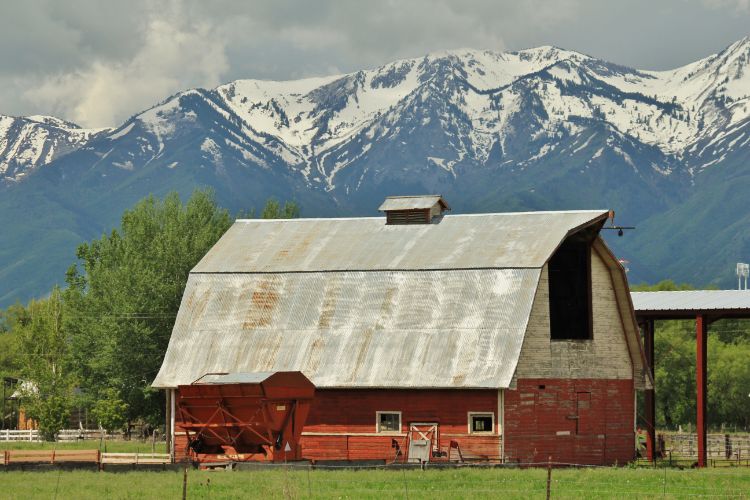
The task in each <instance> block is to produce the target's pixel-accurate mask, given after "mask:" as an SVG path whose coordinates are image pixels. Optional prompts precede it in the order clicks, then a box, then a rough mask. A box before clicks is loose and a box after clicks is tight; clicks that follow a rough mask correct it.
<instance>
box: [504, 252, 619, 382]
mask: <svg viewBox="0 0 750 500" xmlns="http://www.w3.org/2000/svg"><path fill="white" fill-rule="evenodd" d="M591 287H592V294H591V296H592V298H591V301H592V313H593V334H594V338H593V340H583V341H581V340H571V341H564V340H556V341H554V342H553V341H551V340H550V326H549V281H548V270H547V266H546V265H545V266H544V269H542V274H541V276H540V278H539V287H538V288H537V292H536V296H535V298H534V304H533V305H532V308H531V315H530V317H529V324H528V327H527V330H526V337H525V338H524V341H523V346H522V348H521V355H520V357H519V360H518V366H517V368H516V375H515V376H516V379H523V378H574V379H575V378H591V379H593V378H597V379H602V378H607V379H632V378H633V365H632V362H631V360H630V354H629V352H628V346H627V343H626V341H625V333H624V329H623V325H622V319H621V318H620V313H619V311H618V306H617V298H616V296H615V291H614V288H613V285H612V277H611V275H610V273H609V270H608V269H607V267H606V265H605V264H604V262H603V261H602V260H601V257H599V255H597V253H596V252H592V255H591Z"/></svg>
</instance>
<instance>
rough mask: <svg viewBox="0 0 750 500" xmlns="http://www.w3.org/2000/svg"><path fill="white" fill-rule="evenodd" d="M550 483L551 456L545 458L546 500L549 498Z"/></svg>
mask: <svg viewBox="0 0 750 500" xmlns="http://www.w3.org/2000/svg"><path fill="white" fill-rule="evenodd" d="M551 484H552V457H551V456H550V457H548V458H547V500H549V495H550V486H551Z"/></svg>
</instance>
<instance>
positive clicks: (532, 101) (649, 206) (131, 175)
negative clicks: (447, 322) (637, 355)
mask: <svg viewBox="0 0 750 500" xmlns="http://www.w3.org/2000/svg"><path fill="white" fill-rule="evenodd" d="M749 63H750V38H744V39H742V40H740V41H738V42H736V43H734V44H732V45H730V46H729V47H727V48H726V49H725V50H724V51H722V52H719V53H718V54H715V55H713V56H709V57H707V58H704V59H701V60H699V61H696V62H693V63H690V64H688V65H685V66H682V67H680V68H676V69H674V70H667V71H647V70H637V69H632V68H628V67H625V66H621V65H617V64H614V63H609V62H606V61H603V60H600V59H596V58H593V57H591V56H588V55H585V54H580V53H578V52H574V51H567V50H564V49H560V48H557V47H553V46H542V47H537V48H532V49H525V50H522V51H515V52H492V51H483V50H473V49H459V50H455V51H443V52H440V53H434V54H429V55H427V56H424V57H420V58H412V59H403V60H399V61H394V62H392V63H388V64H385V65H382V66H380V67H378V68H375V69H372V70H361V71H356V72H353V73H348V74H344V75H335V76H330V77H315V78H308V79H303V80H292V81H286V82H277V81H264V80H252V79H244V80H236V81H233V82H229V83H226V84H223V85H220V86H218V87H216V88H214V89H200V88H198V89H188V90H185V91H181V92H178V93H176V94H174V95H172V96H169V97H167V98H166V99H164V100H163V101H161V102H160V103H158V104H156V105H155V106H153V107H151V108H149V109H147V110H145V111H143V112H140V113H137V114H135V115H133V116H132V117H130V118H129V119H128V120H126V121H125V122H124V123H122V124H121V125H120V126H118V127H116V128H112V129H104V130H98V131H92V132H91V133H90V134H89V135H88V136H86V139H85V140H82V141H78V142H68V143H66V144H70V147H69V148H68V149H65V150H62V151H60V152H59V153H56V154H54V155H52V156H50V157H49V161H46V162H43V161H37V162H36V163H34V162H33V161H28V162H27V163H25V164H23V165H22V167H23V168H21V167H16V168H15V170H13V175H14V177H11V178H10V180H9V179H8V176H6V179H5V182H4V183H0V223H3V224H4V225H5V227H9V228H10V232H9V234H11V235H12V236H13V238H14V240H15V243H14V244H13V245H10V246H11V247H13V248H12V249H8V250H7V251H2V250H0V280H6V282H7V283H10V285H9V286H8V287H7V289H6V290H5V291H3V290H0V303H2V302H3V301H5V302H7V301H8V300H13V298H16V297H21V298H27V297H29V296H31V295H33V294H34V293H39V291H41V290H44V287H45V286H49V284H50V283H51V282H53V281H52V280H51V279H50V277H49V276H47V277H46V278H45V277H43V276H40V277H39V278H35V280H32V281H31V282H30V283H25V282H24V280H23V279H22V273H23V270H24V269H27V266H31V264H29V263H28V262H32V263H33V262H36V261H37V260H40V259H41V257H38V256H36V255H37V254H40V255H41V253H43V252H57V253H59V252H60V250H65V251H67V252H69V253H68V257H67V262H68V263H70V261H71V260H72V258H73V255H72V251H71V249H72V248H74V245H75V243H77V242H78V241H81V240H84V239H89V238H91V237H92V236H95V235H96V234H98V233H100V232H101V231H104V230H107V228H109V227H112V226H113V225H115V224H117V221H118V217H119V214H120V213H121V211H122V210H123V209H124V208H127V207H128V206H130V205H132V203H134V202H135V201H136V200H137V199H138V198H140V197H142V196H144V195H146V194H148V193H156V194H160V193H161V194H163V193H165V192H167V191H169V190H171V189H175V190H177V191H179V192H181V193H183V194H188V193H189V192H190V191H191V190H192V189H193V188H195V187H198V186H211V187H212V188H214V189H215V191H216V193H217V198H218V199H219V201H220V202H221V203H222V204H224V205H226V206H228V207H229V208H230V209H232V210H240V209H247V208H249V207H250V206H259V205H260V204H262V202H263V200H265V198H267V197H268V196H276V197H278V198H284V199H296V200H297V201H298V202H299V203H300V204H301V205H302V207H303V210H304V211H305V214H307V215H316V216H317V215H322V216H333V215H373V214H374V213H375V209H376V208H377V206H378V205H379V202H380V201H381V199H382V197H383V196H385V195H388V194H409V193H411V194H413V193H420V192H441V193H442V194H444V195H446V196H447V197H448V199H449V200H450V201H451V204H452V206H454V207H455V208H458V210H459V211H463V212H468V211H499V210H527V209H531V210H533V209H577V208H600V207H602V206H606V207H609V208H614V209H616V210H617V212H618V214H619V215H618V220H621V221H622V220H627V221H628V222H629V223H633V224H638V225H639V227H644V228H648V231H647V234H644V232H641V231H636V233H635V234H634V235H632V236H629V237H628V238H624V239H622V240H620V239H615V240H610V243H611V244H612V245H613V247H614V248H615V250H616V251H617V252H618V253H619V254H620V255H621V256H622V257H624V258H627V259H628V260H630V261H631V269H632V273H633V277H634V279H636V280H641V279H645V280H649V281H653V280H656V279H660V278H661V277H671V278H675V279H681V277H686V278H687V277H690V278H691V280H692V281H693V282H694V283H695V284H717V283H729V279H728V272H729V271H726V270H724V269H723V268H721V267H719V264H718V263H717V264H712V265H711V266H706V267H705V268H704V269H702V270H701V271H700V272H697V273H696V272H694V270H692V267H691V266H693V265H692V264H689V262H692V261H693V260H695V258H694V256H693V255H686V256H682V257H679V258H677V259H675V258H672V257H670V256H669V254H665V253H664V251H662V249H659V248H656V247H655V246H654V244H653V241H652V240H654V238H656V237H657V235H659V232H660V231H661V229H662V228H663V227H664V225H665V224H666V225H671V226H673V227H674V229H673V230H672V231H673V232H675V233H679V234H682V233H683V232H684V231H683V229H682V227H683V226H684V225H685V224H686V222H690V221H691V220H692V219H695V218H696V217H695V215H694V214H693V213H692V212H691V210H692V211H693V212H694V211H695V210H697V209H699V208H700V207H702V206H703V207H708V206H711V205H713V200H712V199H711V196H722V197H726V196H729V198H728V199H727V200H726V203H727V205H732V206H735V212H734V213H732V214H729V215H727V214H721V213H720V214H718V215H715V216H714V220H713V221H711V222H709V221H706V222H702V223H701V224H703V225H702V226H700V227H697V228H696V229H697V230H701V231H707V232H708V233H707V234H710V235H712V237H713V236H714V235H715V236H716V238H718V239H717V240H716V241H715V242H714V243H715V244H716V245H718V246H720V247H721V248H720V251H719V252H718V253H719V255H717V257H719V256H720V257H721V258H723V259H735V258H740V257H741V256H742V255H747V253H748V252H750V241H748V239H747V238H746V237H744V236H740V237H737V236H734V235H727V234H724V232H723V231H722V230H720V228H715V227H711V226H712V223H714V224H715V223H716V222H717V221H721V222H724V223H725V224H726V225H727V226H732V227H736V226H737V224H740V225H741V223H740V221H744V220H745V219H746V218H747V217H748V213H747V212H748V211H747V209H744V210H743V208H742V205H741V199H740V197H739V194H737V193H735V186H734V184H738V185H739V186H740V187H741V186H743V185H744V183H745V182H750V181H748V179H747V177H748V169H747V167H746V165H747V161H748V156H750V74H749V73H748V72H747V65H748V64H749ZM0 120H2V118H0ZM0 123H2V121H0ZM71 125H72V124H67V125H65V126H64V127H63V126H62V125H60V124H57V123H56V125H55V127H56V129H55V130H57V131H60V132H56V133H59V134H62V135H61V137H63V138H64V137H65V136H64V134H63V132H62V129H65V130H66V131H69V130H75V129H74V128H73V127H71ZM48 127H52V125H48ZM65 127H67V128H65ZM0 131H1V130H0ZM71 134H72V132H71ZM6 135H7V134H6ZM79 135H80V134H79ZM2 137H3V136H2V134H0V141H1V140H2ZM76 137H78V136H76ZM38 140H39V139H37V141H38ZM62 140H63V139H58V142H61V141H62ZM8 142H10V141H8ZM2 144H3V143H2V142H0V152H2V151H3V150H4V149H3V146H2ZM37 149H38V148H37ZM5 150H7V148H5ZM0 158H2V156H0ZM35 158H44V159H46V158H47V157H46V156H44V155H41V154H39V155H38V156H36V157H35ZM16 165H19V163H18V162H17V163H16ZM2 175H3V174H2V172H0V176H2ZM733 183H734V184H733ZM716 193H722V194H721V195H718V194H716ZM727 193H729V194H727ZM704 198H705V199H704ZM31 199H34V200H35V201H36V203H37V206H35V207H33V210H28V205H29V203H30V202H29V201H28V200H31ZM690 207H692V208H690ZM34 211H39V213H38V214H37V218H36V219H31V218H30V214H29V213H25V212H30V213H33V212H34ZM53 212H54V215H51V214H52V213H53ZM621 217H623V218H621ZM732 217H733V218H732ZM55 218H59V220H58V221H57V222H56V223H55V224H54V226H53V227H52V228H51V229H49V228H48V229H47V232H46V233H43V232H40V231H42V228H44V227H47V225H48V224H50V221H51V220H54V219H55ZM655 221H661V223H657V222H655ZM660 224H661V225H660ZM704 226H705V227H704ZM76 238H78V241H74V240H75V239H76ZM689 238H690V235H689V234H683V235H682V236H681V237H680V238H678V240H679V241H676V242H672V239H673V238H671V237H669V238H664V241H665V242H666V243H668V244H669V245H672V244H674V245H675V247H676V248H685V249H689V250H690V251H691V252H692V253H693V254H695V255H705V253H706V252H705V251H703V250H702V249H701V248H696V249H691V248H690V247H689V245H688V244H687V243H686V241H689ZM35 239H37V240H38V241H39V244H38V245H37V246H36V248H35V249H34V251H33V252H32V253H33V254H34V256H32V257H29V256H28V255H27V254H28V253H29V252H28V247H29V244H28V242H29V241H34V240H35ZM712 241H713V240H712ZM727 241H731V242H733V243H732V244H731V245H729V244H728V243H727ZM52 242H54V244H53V243H52ZM21 256H24V257H21ZM29 259H30V260H29ZM53 260H54V259H53ZM58 260H59V262H57V263H53V262H50V263H49V265H48V266H46V271H42V270H41V269H40V271H39V273H40V274H41V273H42V272H47V273H50V274H53V275H54V274H55V273H56V275H57V276H58V278H57V279H58V280H59V277H60V276H61V270H64V267H62V260H63V259H62V257H59V258H58ZM672 261H677V263H676V264H675V262H672ZM46 264H47V263H46V262H45V265H46ZM42 267H45V266H42ZM693 267H694V266H693ZM667 273H669V274H667Z"/></svg>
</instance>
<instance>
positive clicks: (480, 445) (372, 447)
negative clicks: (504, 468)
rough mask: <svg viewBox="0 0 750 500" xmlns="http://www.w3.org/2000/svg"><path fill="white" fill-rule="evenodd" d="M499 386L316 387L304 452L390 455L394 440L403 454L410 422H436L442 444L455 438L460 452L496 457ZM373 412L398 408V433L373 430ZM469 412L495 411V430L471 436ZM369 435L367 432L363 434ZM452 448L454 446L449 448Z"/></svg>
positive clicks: (336, 456) (331, 456)
mask: <svg viewBox="0 0 750 500" xmlns="http://www.w3.org/2000/svg"><path fill="white" fill-rule="evenodd" d="M497 409H498V391H495V390H381V389H373V390H326V389H322V390H318V391H317V392H316V393H315V401H314V402H313V406H312V409H311V411H310V415H309V417H308V419H307V423H306V425H305V429H304V432H305V433H306V434H303V436H302V441H301V444H302V456H303V457H304V458H307V459H311V460H388V461H391V460H393V458H394V456H395V450H394V449H393V448H392V447H391V440H393V439H396V440H397V441H398V442H399V444H400V446H401V449H402V451H403V453H404V454H405V453H406V451H407V449H406V448H407V446H408V445H407V444H406V439H405V437H406V432H407V430H408V426H409V424H410V423H414V422H436V423H438V425H439V432H440V447H441V450H444V451H447V448H448V445H449V444H450V441H451V440H455V441H458V443H459V445H460V446H461V450H462V452H463V453H464V455H469V456H474V457H477V458H487V459H492V460H496V459H498V458H499V455H500V436H498V435H497V424H498V418H497ZM377 411H400V412H401V431H402V432H401V433H400V434H401V435H398V436H393V435H377V434H375V432H376V428H375V420H376V412H377ZM469 412H486V413H492V414H493V415H494V416H495V432H494V435H470V434H469V433H468V429H469V427H468V426H469V421H468V418H469V417H468V413H469ZM362 434H369V435H362ZM453 453H455V450H454V451H453Z"/></svg>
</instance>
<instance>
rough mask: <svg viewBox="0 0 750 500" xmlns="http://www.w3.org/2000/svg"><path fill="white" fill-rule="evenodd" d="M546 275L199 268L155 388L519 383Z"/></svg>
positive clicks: (510, 271)
mask: <svg viewBox="0 0 750 500" xmlns="http://www.w3.org/2000/svg"><path fill="white" fill-rule="evenodd" d="M539 274H540V271H539V269H483V270H449V271H385V272H326V273H290V274H191V276H190V278H189V280H188V284H187V287H186V290H185V294H184V296H183V300H182V304H181V306H180V311H179V313H178V316H177V320H176V323H175V326H174V330H173V332H172V338H171V339H170V343H169V348H168V349H167V353H166V356H165V359H164V363H163V365H162V368H161V370H160V372H159V374H158V375H157V377H156V380H155V381H154V384H153V385H154V386H155V387H174V386H176V385H179V384H189V383H191V382H192V381H194V380H196V379H197V378H199V377H201V376H202V375H204V374H205V373H209V372H228V373H234V372H272V371H295V370H299V371H302V372H303V373H304V374H305V375H306V376H307V377H308V378H310V380H312V382H313V383H314V384H315V385H316V386H318V387H403V388H417V387H443V388H454V387H467V388H499V387H507V386H508V384H509V383H510V381H511V377H512V376H513V372H514V371H515V368H516V363H517V361H518V355H519V352H520V349H521V344H522V341H523V336H524V332H525V330H526V324H527V321H528V317H529V312H530V310H531V304H532V302H533V299H534V293H535V291H536V286H537V283H538V281H539Z"/></svg>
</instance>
